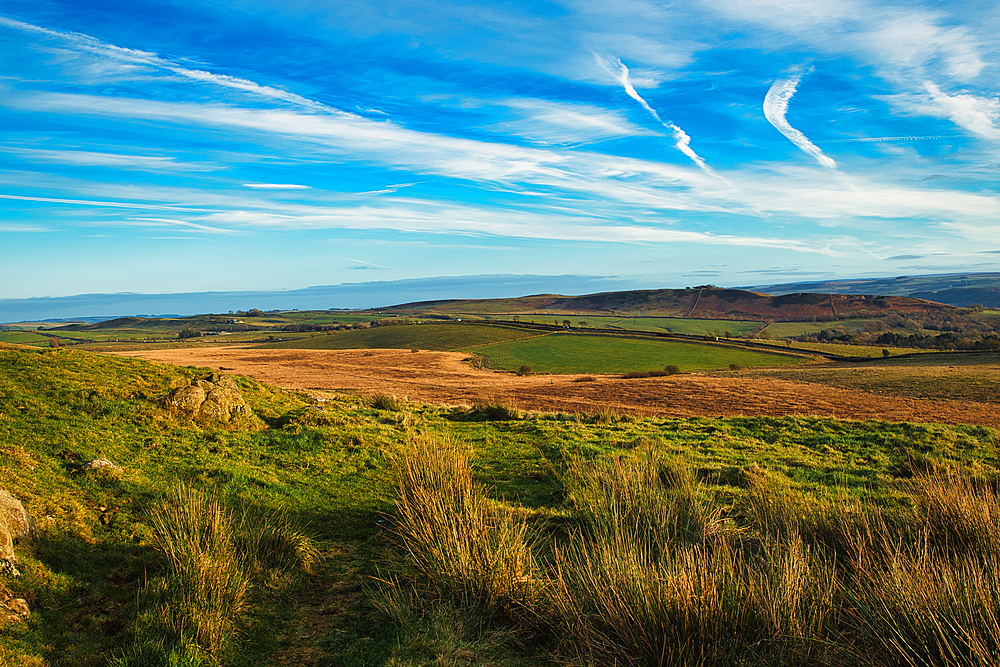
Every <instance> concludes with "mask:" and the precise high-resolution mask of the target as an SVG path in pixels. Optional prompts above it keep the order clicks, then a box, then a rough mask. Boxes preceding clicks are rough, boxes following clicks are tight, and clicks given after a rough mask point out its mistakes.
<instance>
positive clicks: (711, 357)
mask: <svg viewBox="0 0 1000 667" xmlns="http://www.w3.org/2000/svg"><path fill="white" fill-rule="evenodd" d="M469 351H472V352H475V353H476V354H478V355H481V356H482V357H484V358H486V359H487V360H488V363H489V365H490V366H492V367H494V368H500V369H504V370H517V369H518V368H519V367H520V366H522V365H524V364H526V365H528V366H531V368H532V370H533V371H534V372H536V373H627V372H630V371H647V370H662V369H663V368H664V367H665V366H667V365H669V364H674V365H676V366H678V367H679V368H680V369H681V370H682V371H685V372H687V371H699V370H709V369H717V368H727V367H728V366H729V365H730V364H734V363H735V364H739V365H740V366H746V367H751V366H781V365H788V364H798V363H802V362H803V361H804V359H803V357H801V356H793V355H783V354H780V353H774V354H771V353H767V352H757V351H753V350H747V349H744V348H740V347H729V346H725V345H714V344H700V343H693V342H691V343H688V342H680V341H670V340H645V339H641V338H626V337H617V336H599V335H587V334H573V333H562V332H559V333H554V334H550V335H548V336H542V337H537V338H531V339H527V340H520V341H511V342H508V343H498V344H495V345H488V346H485V347H477V348H475V349H470V350H469Z"/></svg>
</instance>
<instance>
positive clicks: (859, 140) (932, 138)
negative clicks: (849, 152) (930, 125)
mask: <svg viewBox="0 0 1000 667" xmlns="http://www.w3.org/2000/svg"><path fill="white" fill-rule="evenodd" d="M966 138H968V135H965V134H941V135H932V136H927V137H858V138H857V139H826V140H823V141H817V142H815V143H817V144H856V143H867V144H871V143H879V142H883V141H939V140H942V139H966Z"/></svg>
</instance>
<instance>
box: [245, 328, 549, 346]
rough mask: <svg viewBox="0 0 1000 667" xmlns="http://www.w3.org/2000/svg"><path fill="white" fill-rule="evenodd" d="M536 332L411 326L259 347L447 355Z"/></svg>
mask: <svg viewBox="0 0 1000 667" xmlns="http://www.w3.org/2000/svg"><path fill="white" fill-rule="evenodd" d="M538 335H539V333H538V332H537V331H531V330H527V329H517V328H514V327H504V326H497V325H477V324H457V323H456V324H411V325H395V326H383V327H373V328H371V329H358V330H353V331H339V332H336V333H330V334H318V335H316V336H311V337H307V338H301V339H297V340H293V341H286V342H280V343H268V344H266V345H262V347H267V348H274V349H312V350H358V349H365V348H382V349H401V350H406V349H421V350H435V351H448V350H456V349H464V348H469V347H474V346H477V345H488V344H491V343H497V342H503V341H511V340H519V339H522V338H531V337H534V336H538Z"/></svg>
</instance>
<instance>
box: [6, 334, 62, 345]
mask: <svg viewBox="0 0 1000 667" xmlns="http://www.w3.org/2000/svg"><path fill="white" fill-rule="evenodd" d="M49 338H50V336H46V335H44V334H36V333H30V332H28V331H0V342H3V343H15V344H17V345H43V344H44V345H48V344H49Z"/></svg>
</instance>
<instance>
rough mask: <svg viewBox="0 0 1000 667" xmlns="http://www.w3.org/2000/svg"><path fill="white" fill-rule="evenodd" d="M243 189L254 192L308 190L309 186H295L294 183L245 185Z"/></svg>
mask: <svg viewBox="0 0 1000 667" xmlns="http://www.w3.org/2000/svg"><path fill="white" fill-rule="evenodd" d="M243 187H245V188H253V189H254V190H308V189H310V188H309V186H308V185H295V184H294V183H244V184H243Z"/></svg>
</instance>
